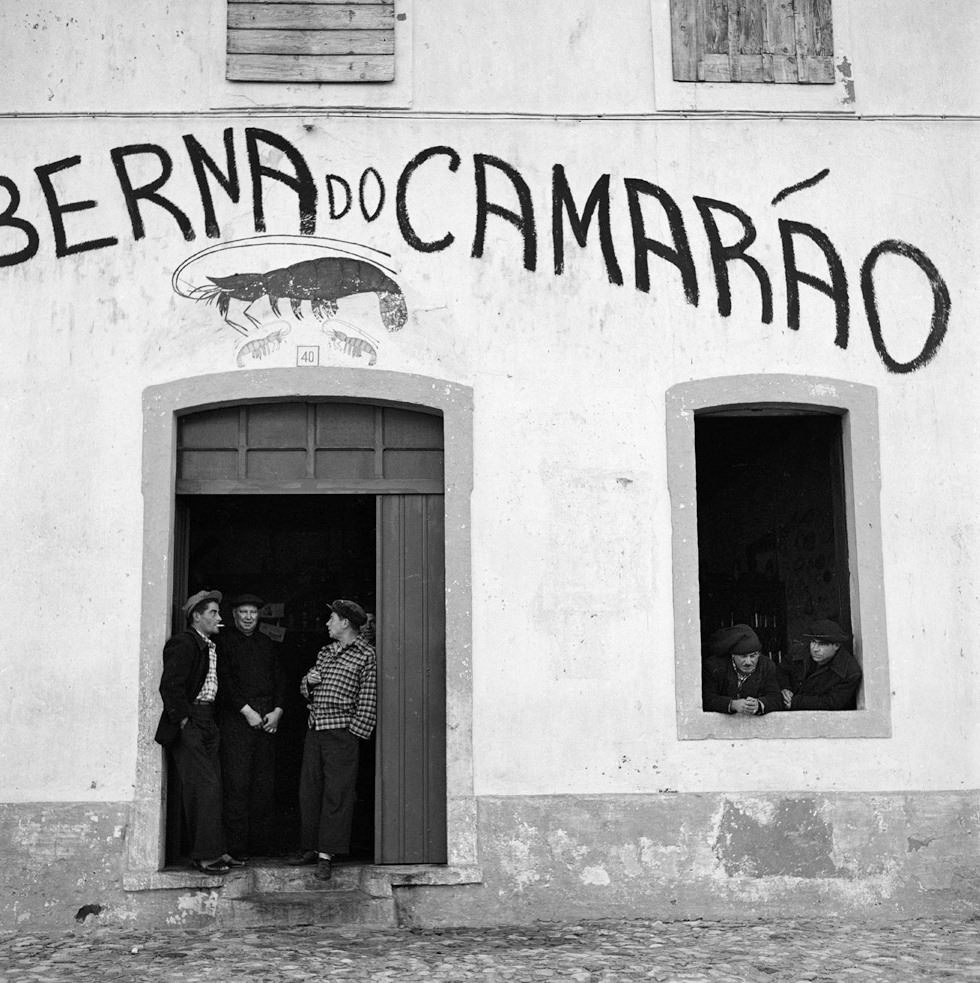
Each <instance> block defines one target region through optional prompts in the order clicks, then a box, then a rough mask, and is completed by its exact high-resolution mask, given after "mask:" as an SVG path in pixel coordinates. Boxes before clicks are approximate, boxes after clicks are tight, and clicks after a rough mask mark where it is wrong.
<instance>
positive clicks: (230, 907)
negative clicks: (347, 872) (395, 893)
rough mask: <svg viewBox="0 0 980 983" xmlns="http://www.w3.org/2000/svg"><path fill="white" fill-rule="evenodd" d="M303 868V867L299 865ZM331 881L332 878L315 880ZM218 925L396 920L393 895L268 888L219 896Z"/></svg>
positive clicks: (363, 923)
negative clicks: (382, 895) (383, 896)
mask: <svg viewBox="0 0 980 983" xmlns="http://www.w3.org/2000/svg"><path fill="white" fill-rule="evenodd" d="M301 869H302V868H301ZM317 883H321V884H326V885H330V884H332V881H325V882H317ZM215 921H216V922H217V923H218V924H219V925H223V926H228V927H236V928H249V927H255V926H265V925H268V926H275V925H281V926H286V925H332V926H340V925H350V926H385V927H389V928H392V927H395V926H396V925H397V924H398V921H397V917H396V914H395V902H394V900H393V899H392V898H374V897H371V896H370V895H368V894H365V893H364V892H363V891H360V890H358V889H356V888H351V887H340V886H335V887H332V888H329V889H327V890H298V891H270V892H263V893H257V894H246V895H242V896H241V897H237V898H229V897H225V898H222V899H221V900H220V901H219V903H218V907H217V910H216V912H215Z"/></svg>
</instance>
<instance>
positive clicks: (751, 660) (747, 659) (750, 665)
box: [732, 652, 762, 673]
mask: <svg viewBox="0 0 980 983" xmlns="http://www.w3.org/2000/svg"><path fill="white" fill-rule="evenodd" d="M761 654H762V653H761V652H746V653H744V654H743V655H735V654H734V653H732V662H734V663H735V668H736V669H738V671H739V672H744V673H750V672H755V667H756V666H757V665H758V663H759V656H760V655H761Z"/></svg>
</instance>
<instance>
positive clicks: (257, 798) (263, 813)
mask: <svg viewBox="0 0 980 983" xmlns="http://www.w3.org/2000/svg"><path fill="white" fill-rule="evenodd" d="M263 604H264V602H263V600H262V598H260V597H257V596H256V595H255V594H241V595H239V596H238V597H236V598H235V599H234V600H233V601H232V602H231V614H232V618H233V619H234V622H235V625H234V627H233V628H231V629H230V630H229V631H226V632H224V633H223V634H222V636H221V640H220V641H219V642H218V656H219V658H218V692H219V694H220V711H219V723H220V726H221V777H222V780H223V782H224V793H225V799H224V815H225V832H226V834H227V837H228V853H229V855H230V857H231V860H230V863H231V865H232V866H237V865H240V864H242V863H244V862H245V860H246V859H247V856H248V854H249V853H265V852H267V851H268V849H269V846H270V843H269V840H270V838H271V829H270V822H271V818H272V808H273V801H274V791H275V777H276V771H275V769H276V745H275V739H274V737H273V735H274V734H275V733H276V730H277V729H278V727H279V719H280V717H282V708H283V704H284V703H285V690H284V683H285V680H284V677H283V674H282V671H281V669H280V665H279V657H278V653H277V652H276V648H275V644H274V643H273V641H272V639H270V638H269V637H268V635H265V634H263V633H262V632H260V631H258V627H259V610H260V609H261V608H262V606H263Z"/></svg>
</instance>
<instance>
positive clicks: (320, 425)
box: [166, 399, 447, 863]
mask: <svg viewBox="0 0 980 983" xmlns="http://www.w3.org/2000/svg"><path fill="white" fill-rule="evenodd" d="M176 429H177V432H176V437H177V446H176V463H177V472H176V484H175V492H176V498H175V509H174V540H173V542H174V555H173V576H174V581H173V597H174V607H175V612H174V613H175V621H174V628H179V627H183V626H182V625H180V624H178V621H177V612H178V610H179V604H180V599H182V598H185V597H187V596H189V594H190V593H192V592H193V591H196V590H198V589H200V588H202V587H209V588H213V589H216V590H221V591H222V592H224V593H225V597H226V601H230V599H231V598H232V597H233V596H234V595H235V594H236V593H238V592H246V591H247V592H254V593H259V594H261V595H262V597H263V600H265V601H267V602H269V603H270V604H275V605H277V606H276V607H274V608H270V609H269V610H268V611H266V612H265V613H266V614H267V618H266V622H267V632H268V631H275V633H276V634H277V635H278V634H280V633H281V635H282V641H281V642H279V643H278V644H280V645H282V646H283V648H282V652H283V658H284V661H285V663H286V664H287V671H288V672H289V673H290V674H291V675H292V676H293V677H294V680H295V682H296V685H297V686H298V679H299V676H301V675H302V673H303V672H305V671H306V669H308V668H309V666H310V665H311V664H312V662H313V660H314V658H315V656H316V653H317V651H318V650H319V648H320V647H321V646H322V645H323V644H324V643H325V642H326V641H327V634H326V631H325V622H324V620H323V618H324V613H325V605H326V603H327V601H329V600H332V599H333V598H335V597H338V596H345V597H348V598H350V599H352V600H356V601H358V602H359V603H360V604H362V605H363V606H364V607H365V608H366V609H367V610H368V611H373V612H375V613H376V625H377V638H376V642H375V649H376V652H377V659H378V721H377V727H376V730H375V737H374V744H375V748H374V753H373V754H372V753H370V747H369V748H362V754H363V757H364V758H365V759H367V760H366V761H365V762H364V766H363V770H362V775H361V779H360V783H359V790H358V798H359V811H358V816H357V823H358V828H357V830H356V839H357V850H358V854H359V856H363V857H364V859H368V860H373V861H374V862H375V863H445V862H446V851H447V846H446V844H447V829H446V827H447V802H446V780H447V779H446V588H445V582H446V580H445V501H444V498H445V491H444V479H443V458H444V450H443V442H444V436H443V418H442V415H441V414H440V413H438V412H433V411H429V410H424V409H418V408H407V407H404V406H397V405H392V404H389V403H366V402H360V401H358V402H353V401H342V400H336V399H318V400H311V399H306V400H303V399H288V400H266V401H261V402H243V403H237V404H234V403H233V404H224V405H221V406H219V407H217V408H211V409H201V410H195V411H192V412H189V413H185V414H183V415H181V416H179V417H178V419H177V428H176ZM279 605H281V607H280V606H279ZM230 616H231V614H230V610H229V611H228V612H227V614H226V620H230ZM294 692H296V699H297V701H298V705H295V704H294V705H293V706H292V707H287V708H284V709H285V710H287V714H286V717H284V720H285V719H286V718H287V717H288V719H289V725H288V727H286V729H287V731H289V729H290V728H294V727H295V728H297V729H298V730H299V733H298V734H296V733H294V735H293V736H292V737H289V738H287V739H286V740H284V741H283V742H282V745H283V750H282V753H281V757H282V759H283V760H282V763H281V764H282V768H281V776H280V780H279V781H280V782H281V783H282V785H283V789H282V802H283V804H282V807H281V809H282V813H281V816H280V819H281V827H280V829H281V842H279V843H277V844H276V845H275V846H276V849H277V850H283V851H284V852H287V851H288V848H289V846H290V845H292V844H294V843H297V842H298V830H297V817H296V814H295V812H293V813H290V812H289V810H290V809H295V805H293V804H294V803H295V802H296V797H295V794H294V791H295V788H296V787H298V780H299V760H300V754H299V753H298V752H297V751H296V745H295V744H294V741H295V742H299V741H300V739H301V737H304V736H305V728H306V723H305V719H304V717H305V707H304V704H303V703H302V701H301V700H300V699H299V694H298V692H297V691H296V690H294ZM278 736H281V735H277V737H278ZM371 769H373V772H372V770H371ZM169 788H170V791H171V794H169V795H168V797H167V816H168V823H167V829H168V834H167V838H166V840H167V850H166V854H167V858H168V860H173V859H176V858H179V857H180V856H182V844H181V836H180V832H179V831H180V828H181V814H180V808H179V804H176V800H177V799H178V795H179V785H178V784H177V783H173V782H171V783H170V784H169ZM277 790H278V783H277ZM372 801H373V806H372Z"/></svg>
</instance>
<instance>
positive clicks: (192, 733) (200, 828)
mask: <svg viewBox="0 0 980 983" xmlns="http://www.w3.org/2000/svg"><path fill="white" fill-rule="evenodd" d="M220 602H221V592H220V591H216V590H211V591H208V590H202V591H198V592H197V593H196V594H194V595H192V596H191V597H189V598H188V599H187V600H186V601H185V602H184V605H183V607H182V610H183V612H184V617H185V618H186V619H187V628H186V629H185V630H184V631H182V632H178V633H177V634H176V635H174V636H173V637H172V638H170V639H168V641H167V643H166V645H164V647H163V674H162V676H161V678H160V695H161V696H162V697H163V713H162V714H161V715H160V723H159V724H158V726H157V731H156V736H155V740H156V741H157V743H158V744H162V745H164V746H165V747H168V748H170V751H171V754H173V759H174V765H175V766H176V768H177V775H178V776H179V778H180V787H181V792H182V798H183V802H184V815H185V816H186V818H187V828H188V832H189V834H190V839H191V849H190V853H191V862H192V863H193V864H194V866H195V867H196V868H197V869H198V870H200V871H202V872H203V873H206V874H226V873H228V870H229V865H228V863H227V862H226V859H225V833H224V825H223V823H222V820H221V762H220V759H219V751H218V746H219V743H220V740H219V736H218V723H217V721H216V720H215V715H214V704H215V698H216V697H217V694H218V672H217V669H218V656H217V651H216V649H215V645H214V636H215V635H217V634H218V632H219V630H220V629H221V614H220V612H219V610H218V605H219V603H220Z"/></svg>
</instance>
